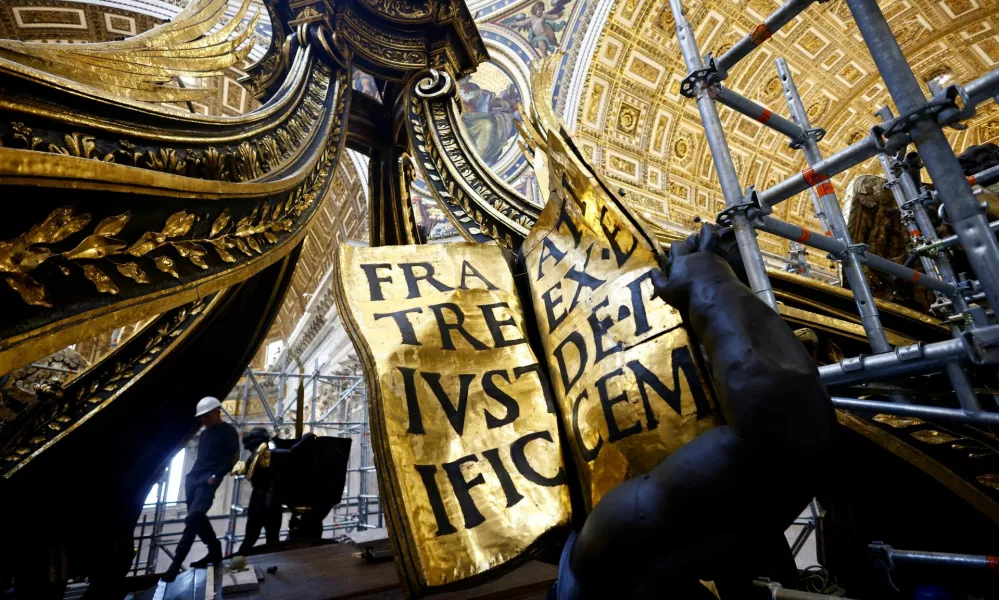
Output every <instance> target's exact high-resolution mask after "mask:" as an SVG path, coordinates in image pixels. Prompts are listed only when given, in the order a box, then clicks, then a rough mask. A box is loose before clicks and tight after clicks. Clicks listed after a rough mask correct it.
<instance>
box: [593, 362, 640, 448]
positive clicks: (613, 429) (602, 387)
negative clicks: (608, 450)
mask: <svg viewBox="0 0 999 600" xmlns="http://www.w3.org/2000/svg"><path fill="white" fill-rule="evenodd" d="M619 375H624V371H623V370H621V369H614V370H613V371H611V372H610V373H608V374H606V375H604V376H603V377H601V378H600V379H598V380H597V392H598V393H599V394H600V406H602V407H603V409H604V418H605V419H607V441H608V442H610V443H612V444H613V443H614V442H616V441H618V440H623V439H624V438H626V437H628V436H630V435H635V434H636V433H641V431H642V422H641V421H635V424H634V425H632V426H631V427H628V428H627V429H625V430H623V431H622V430H621V428H620V427H619V426H618V424H617V420H616V419H615V418H614V405H615V404H619V403H621V402H627V401H628V394H626V393H624V392H621V393H620V394H618V395H617V396H614V397H613V398H610V397H609V395H608V393H607V382H608V381H609V380H610V379H611V378H612V377H617V376H619Z"/></svg>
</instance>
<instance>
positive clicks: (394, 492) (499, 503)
mask: <svg viewBox="0 0 999 600" xmlns="http://www.w3.org/2000/svg"><path fill="white" fill-rule="evenodd" d="M337 269H338V271H337V277H336V286H337V303H338V305H339V308H340V314H341V315H343V318H344V321H345V323H346V325H347V330H348V333H349V334H350V337H351V339H352V341H353V342H354V346H355V348H356V349H357V351H358V355H359V356H360V357H361V360H362V362H363V363H364V365H365V374H366V377H367V382H368V393H369V406H370V411H371V415H370V416H371V423H372V441H373V444H374V447H375V449H376V459H377V460H378V467H379V468H378V477H379V489H380V490H381V493H382V497H383V499H384V500H385V507H386V512H387V514H388V519H389V527H390V533H391V537H392V540H393V543H394V545H395V550H396V556H397V561H396V562H397V566H398V568H399V570H400V573H401V577H402V579H403V580H404V581H405V582H406V585H407V587H408V588H409V590H410V591H411V592H414V593H420V592H422V591H425V590H427V589H429V588H436V587H439V586H443V585H447V584H451V583H454V582H458V581H462V580H466V579H468V578H471V577H475V576H477V575H481V574H483V573H486V572H487V571H490V570H492V569H494V568H496V567H499V566H500V565H503V564H505V563H508V562H510V561H512V560H514V559H516V558H517V557H520V556H521V555H523V554H524V553H525V552H526V551H528V550H529V549H530V548H531V547H532V546H533V545H534V544H535V543H536V542H537V541H538V540H539V538H541V537H543V536H544V535H545V534H546V533H548V532H551V531H553V530H555V529H557V528H559V527H561V526H564V525H566V524H567V523H568V519H569V516H570V507H569V491H568V487H567V484H568V482H567V481H566V474H565V470H564V468H563V463H562V453H561V447H560V440H559V431H558V420H557V417H556V414H555V406H554V404H553V403H552V402H551V399H550V396H549V391H548V384H547V381H546V377H545V375H544V369H543V368H542V365H541V364H539V362H538V359H537V357H536V356H535V354H534V352H533V351H532V349H531V346H530V345H529V344H528V342H527V337H528V335H527V328H528V327H529V325H528V323H526V322H525V319H524V315H523V311H522V308H521V305H520V302H519V300H518V294H517V288H516V285H515V281H514V276H513V273H512V270H511V266H510V259H509V254H508V253H507V252H506V251H505V250H503V249H502V248H501V247H499V246H496V245H484V244H475V243H455V244H446V245H425V246H390V247H380V248H352V247H349V246H342V247H341V248H340V253H339V257H338V262H337Z"/></svg>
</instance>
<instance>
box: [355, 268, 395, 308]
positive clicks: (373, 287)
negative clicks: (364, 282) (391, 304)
mask: <svg viewBox="0 0 999 600" xmlns="http://www.w3.org/2000/svg"><path fill="white" fill-rule="evenodd" d="M391 268H392V265H390V264H388V263H381V264H377V265H361V269H362V270H363V271H364V275H365V277H367V278H368V294H369V296H370V297H371V301H372V302H375V301H378V300H384V299H385V296H384V295H383V294H382V283H383V282H384V283H392V278H391V277H379V276H378V269H391Z"/></svg>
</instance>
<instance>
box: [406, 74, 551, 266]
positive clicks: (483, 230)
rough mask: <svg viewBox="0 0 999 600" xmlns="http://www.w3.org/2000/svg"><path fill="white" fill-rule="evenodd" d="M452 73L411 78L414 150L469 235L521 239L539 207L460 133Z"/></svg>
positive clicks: (509, 242)
mask: <svg viewBox="0 0 999 600" xmlns="http://www.w3.org/2000/svg"><path fill="white" fill-rule="evenodd" d="M455 95H456V86H455V83H454V79H453V78H452V77H451V76H450V75H449V74H448V73H447V72H444V71H437V70H431V71H430V73H429V75H427V76H424V77H422V78H417V79H414V80H413V83H412V84H411V86H410V87H409V89H408V90H407V98H406V101H405V107H406V125H407V127H408V129H409V136H410V139H411V140H412V145H413V155H414V157H415V159H416V163H417V164H418V165H419V168H420V170H421V171H422V173H423V179H424V181H426V183H427V185H428V186H429V187H430V189H431V190H432V192H433V194H434V196H435V197H436V199H437V201H438V202H439V203H440V205H441V207H442V208H443V209H444V211H445V214H447V216H448V218H449V219H450V220H451V221H452V223H454V225H455V227H456V228H457V229H458V231H459V232H461V234H462V235H463V236H464V237H465V238H466V239H468V240H470V241H476V242H487V241H491V240H496V241H498V242H500V243H501V244H503V245H504V246H506V247H507V248H510V249H514V250H515V249H516V248H518V247H519V246H520V244H521V243H522V242H523V240H524V237H526V236H527V232H528V231H530V229H531V227H533V226H534V224H535V223H536V222H537V220H538V214H539V210H538V208H537V207H535V206H533V205H531V204H530V203H529V202H527V200H526V199H525V198H524V197H523V196H521V195H520V194H519V193H517V192H516V191H514V190H513V189H511V188H510V187H509V186H507V185H506V184H505V183H503V182H501V181H499V179H498V178H497V177H496V176H495V174H493V172H492V170H491V169H490V168H489V167H488V166H487V165H485V164H483V163H482V161H481V160H480V159H479V158H478V155H477V154H476V152H475V150H474V146H473V144H472V143H471V142H470V141H469V140H468V139H467V138H466V137H465V135H464V129H463V126H462V125H461V113H460V109H459V107H458V104H457V102H456V100H455Z"/></svg>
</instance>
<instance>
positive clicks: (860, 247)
mask: <svg viewBox="0 0 999 600" xmlns="http://www.w3.org/2000/svg"><path fill="white" fill-rule="evenodd" d="M868 249H870V246H869V245H867V244H860V243H857V244H848V245H847V247H846V249H845V250H844V251H843V254H841V255H840V256H836V258H838V259H844V258H846V255H847V254H854V255H856V256H857V261H858V262H860V263H861V264H867V250H868Z"/></svg>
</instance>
